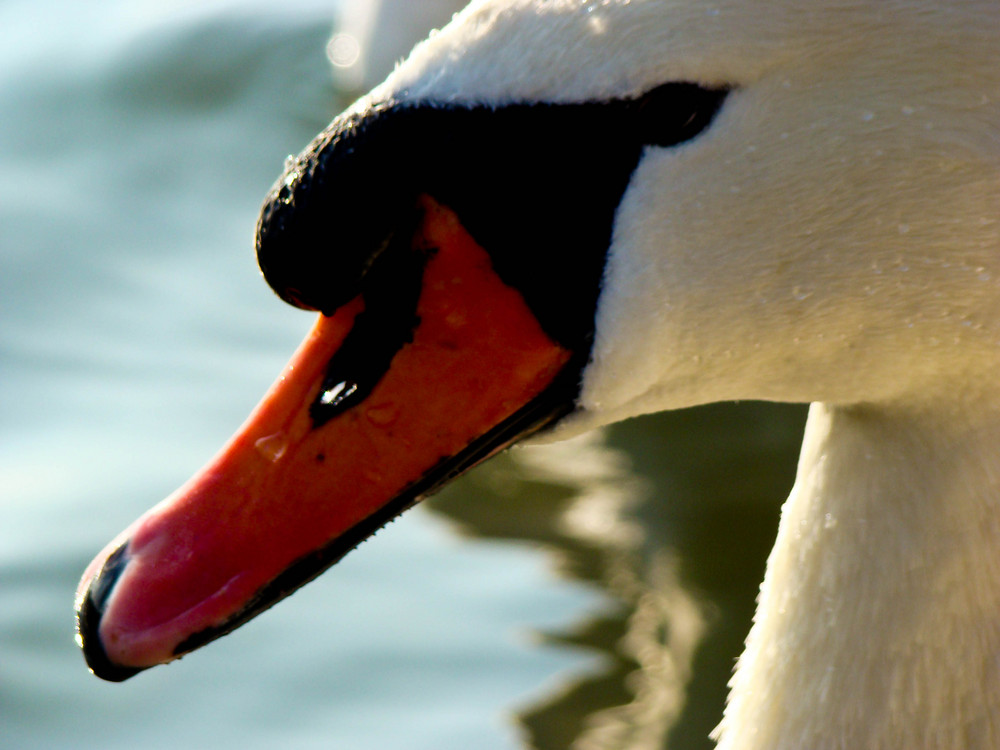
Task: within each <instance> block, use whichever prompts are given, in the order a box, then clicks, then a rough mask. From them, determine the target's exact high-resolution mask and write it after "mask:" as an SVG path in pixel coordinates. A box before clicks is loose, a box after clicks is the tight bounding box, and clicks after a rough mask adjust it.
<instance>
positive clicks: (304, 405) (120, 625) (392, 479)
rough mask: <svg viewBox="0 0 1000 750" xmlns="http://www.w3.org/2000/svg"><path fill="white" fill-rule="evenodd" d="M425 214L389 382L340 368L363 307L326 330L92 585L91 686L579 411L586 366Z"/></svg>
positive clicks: (107, 554)
mask: <svg viewBox="0 0 1000 750" xmlns="http://www.w3.org/2000/svg"><path fill="white" fill-rule="evenodd" d="M420 209H421V212H422V219H421V221H420V223H419V227H418V229H417V231H416V235H415V237H414V238H413V239H412V242H411V241H409V238H407V242H406V245H407V247H405V248H404V253H409V254H410V255H409V257H410V259H411V260H412V259H416V260H417V261H418V265H417V266H415V267H417V268H419V267H421V266H422V271H421V272H420V273H421V276H420V284H419V293H418V296H417V298H416V317H415V318H414V323H415V325H414V327H413V329H412V332H411V333H410V334H409V335H407V336H405V337H404V340H403V343H402V344H401V345H400V346H399V348H398V349H396V350H395V351H394V352H393V353H392V354H391V358H389V359H390V361H389V363H388V366H387V368H386V369H385V370H384V372H380V373H379V376H378V377H377V378H373V379H372V380H373V382H371V383H368V384H367V385H366V384H365V383H359V382H355V381H352V380H351V379H350V378H345V379H342V380H341V379H340V378H339V377H338V376H337V373H336V372H335V368H333V367H332V366H331V365H330V363H331V360H333V359H335V355H336V354H337V353H338V352H342V351H346V347H345V341H347V340H348V339H349V336H350V334H351V332H352V330H354V329H355V328H357V327H358V326H359V325H360V321H362V319H363V318H362V316H363V315H364V314H365V310H366V305H365V301H364V300H363V299H362V297H360V296H359V297H358V298H356V299H354V300H353V301H352V302H350V303H348V304H347V305H345V306H343V307H342V308H341V309H339V310H338V311H336V313H335V314H334V315H332V316H331V317H321V318H320V319H319V321H318V322H317V324H316V326H315V328H314V329H313V330H312V332H311V333H310V334H309V335H308V337H307V338H306V340H305V342H304V343H303V344H302V345H301V347H300V348H299V351H298V352H297V353H296V354H295V356H294V357H293V358H292V360H291V362H290V363H289V364H288V366H287V367H286V368H285V370H284V372H283V373H282V375H281V377H279V378H278V381H277V382H276V383H275V384H274V385H273V386H272V388H271V390H270V391H269V392H268V394H267V395H266V396H265V397H264V400H263V401H262V402H261V404H260V405H259V406H258V407H257V409H256V410H255V411H254V412H253V414H252V415H251V416H250V418H249V419H248V420H247V422H246V423H245V424H244V425H243V427H242V428H241V429H240V430H239V432H238V433H237V434H236V435H235V436H234V437H233V438H232V440H231V441H230V442H229V444H228V445H227V446H226V447H225V448H223V449H222V451H221V452H220V453H219V454H218V455H217V456H216V457H215V458H214V459H213V460H212V461H211V462H210V463H209V464H208V465H207V466H206V467H205V468H204V469H202V471H201V472H199V473H198V475H197V476H195V477H194V478H192V479H191V480H190V481H189V482H188V483H187V484H185V485H184V486H183V487H181V488H180V489H179V490H177V491H176V492H175V493H174V494H173V495H171V496H170V497H168V498H167V499H166V500H164V501H163V502H162V503H160V504H159V505H157V506H156V507H155V508H153V509H152V510H150V511H149V512H148V513H147V514H146V515H144V516H143V517H141V518H140V519H139V520H137V521H136V522H135V523H134V524H133V525H132V526H130V527H129V528H128V529H127V530H126V531H125V532H123V533H122V534H121V535H120V536H119V537H118V539H116V540H115V541H114V542H112V543H111V544H110V545H109V546H108V547H107V548H106V549H105V550H104V551H103V552H102V553H101V554H100V555H99V556H98V557H97V558H96V559H95V560H94V562H93V563H92V564H91V565H90V567H89V568H88V569H87V571H86V573H85V574H84V576H83V580H82V581H81V583H80V587H79V589H78V592H77V611H78V640H79V641H80V644H81V646H82V647H83V649H84V654H85V656H86V658H87V661H88V664H89V666H90V667H91V669H92V670H93V671H94V673H95V674H97V675H98V676H100V677H103V678H105V679H109V680H123V679H126V678H127V677H129V676H131V675H133V674H135V673H136V672H138V671H140V670H142V669H145V668H147V667H150V666H153V665H155V664H160V663H163V662H167V661H170V660H172V659H175V658H177V657H179V656H181V655H183V654H184V653H187V652H189V651H191V650H193V649H195V648H197V647H199V646H201V645H203V644H204V643H206V642H208V641H210V640H212V639H214V638H216V637H219V636H220V635H223V634H225V633H227V632H229V631H231V630H233V629H234V628H236V627H238V626H239V625H241V624H242V623H243V622H245V621H247V620H248V619H250V618H251V617H253V616H255V615H256V614H258V613H259V612H261V611H263V610H264V609H266V608H268V607H269V606H271V605H272V604H274V603H275V602H276V601H278V600H280V599H281V598H283V597H284V596H287V595H288V594H289V593H291V592H292V591H293V590H294V589H295V588H297V587H298V586H300V585H302V584H303V583H306V582H307V581H309V580H311V579H312V578H313V577H315V576H316V575H318V574H319V573H320V572H322V571H323V570H324V569H325V568H326V567H328V566H329V565H331V564H333V563H334V562H336V561H337V560H339V559H340V558H341V557H342V556H343V555H344V554H346V553H347V552H348V551H350V550H351V549H353V548H354V547H355V546H356V545H357V544H358V543H360V542H361V541H362V540H363V539H364V538H366V537H367V536H369V535H370V534H372V533H373V532H374V531H375V530H377V529H378V528H379V527H381V526H382V525H383V524H385V523H386V522H387V521H389V520H391V519H392V518H393V517H394V516H396V515H398V514H399V513H401V512H402V511H403V510H405V509H406V508H408V507H410V506H411V505H413V504H414V503H416V502H417V501H418V500H420V499H421V498H422V497H423V496H425V495H427V494H429V493H430V492H431V491H433V490H434V489H436V488H437V487H438V486H440V485H441V484H443V483H444V482H445V481H447V480H449V479H451V478H453V477H454V476H457V475H458V474H459V473H461V472H462V471H464V470H465V469H467V468H469V467H470V466H472V465H474V464H476V463H478V462H479V461H481V460H483V459H485V458H487V457H488V456H489V455H491V454H492V453H495V452H496V451H498V450H500V449H502V448H503V447H505V446H506V445H508V444H510V443H511V442H513V440H515V439H517V438H518V437H521V436H522V435H524V434H527V433H530V432H533V431H535V430H537V429H539V428H540V427H542V426H544V425H545V424H546V423H547V422H549V421H551V420H552V419H554V418H556V417H558V416H560V415H561V414H564V413H565V412H566V411H567V410H568V409H569V407H570V406H571V402H572V399H573V395H574V394H575V388H576V379H577V376H578V372H579V362H578V359H579V358H578V357H575V356H574V354H575V353H574V352H570V351H569V350H567V349H566V348H564V347H562V346H560V345H558V344H556V343H554V342H553V341H552V340H551V339H550V338H549V336H548V335H547V334H546V333H545V332H544V331H543V330H542V328H541V326H540V325H539V323H538V321H537V320H536V318H535V316H534V315H533V314H532V312H531V310H530V309H529V308H528V306H527V305H526V303H525V302H524V299H523V298H522V296H521V294H520V293H519V292H518V291H517V290H515V289H514V288H512V287H510V286H508V285H506V284H505V283H504V282H503V281H502V280H501V279H500V278H499V277H498V276H497V274H496V273H495V271H494V269H493V267H492V264H491V261H490V258H489V256H488V255H487V254H486V252H485V251H484V250H483V249H482V248H480V247H479V246H478V245H477V244H476V243H475V242H474V241H473V240H472V238H471V237H470V236H469V235H468V234H467V233H466V232H465V230H464V229H463V228H462V227H461V225H460V224H459V222H458V219H457V217H456V216H455V215H454V214H453V213H452V212H451V211H450V210H448V209H447V208H444V207H443V206H440V205H438V204H436V203H435V202H433V201H432V200H431V199H429V198H426V197H423V198H421V201H420ZM406 339H408V340H406ZM359 350H360V351H362V352H363V351H364V349H363V347H361V348H360V349H358V350H356V349H351V352H352V354H353V353H356V352H357V351H359ZM348 365H350V363H348ZM362 369H363V368H362ZM331 378H332V379H331ZM334 381H336V382H334ZM375 381H377V382H375Z"/></svg>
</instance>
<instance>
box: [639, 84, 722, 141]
mask: <svg viewBox="0 0 1000 750" xmlns="http://www.w3.org/2000/svg"><path fill="white" fill-rule="evenodd" d="M728 93H729V89H728V88H706V87H704V86H699V85H698V84H694V83H665V84H663V85H662V86H657V87H656V88H655V89H652V90H651V91H647V92H646V93H645V94H643V95H642V96H641V97H639V98H638V99H636V100H635V105H634V106H635V110H634V111H635V114H636V121H637V122H636V124H637V128H638V131H639V139H640V141H641V142H642V143H645V144H647V145H650V146H675V145H677V144H678V143H684V142H685V141H689V140H691V139H692V138H694V137H695V136H697V135H698V134H699V133H701V132H702V131H703V130H705V128H707V127H708V126H709V125H710V124H711V123H712V120H713V119H715V115H716V113H717V112H718V111H719V109H720V108H721V106H722V102H723V100H724V99H725V98H726V95H727V94H728Z"/></svg>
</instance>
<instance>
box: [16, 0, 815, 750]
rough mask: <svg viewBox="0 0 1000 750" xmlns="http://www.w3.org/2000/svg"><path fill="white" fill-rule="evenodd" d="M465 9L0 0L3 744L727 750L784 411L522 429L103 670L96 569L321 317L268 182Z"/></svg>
mask: <svg viewBox="0 0 1000 750" xmlns="http://www.w3.org/2000/svg"><path fill="white" fill-rule="evenodd" d="M459 5H461V2H458V1H457V0H451V1H449V0H434V1H433V2H432V1H431V0H421V2H419V3H413V2H408V1H407V0H394V1H392V2H390V0H385V1H384V2H381V3H375V2H368V3H366V2H362V1H361V0H356V1H355V0H349V1H348V0H345V2H343V3H337V2H332V1H331V0H326V1H320V0H288V1H287V2H285V3H282V4H280V7H276V6H275V5H274V4H270V3H263V2H253V1H251V0H242V1H241V0H208V1H203V2H197V3H196V2H193V1H184V0H155V1H154V0H145V1H144V2H124V0H116V1H113V2H108V3H104V4H102V5H101V6H100V9H97V8H95V7H93V6H92V5H87V6H83V5H80V4H74V3H70V2H68V0H32V2H28V1H27V0H11V1H10V2H7V3H5V4H4V5H3V6H2V7H0V39H2V42H3V43H2V44H0V59H2V61H3V65H2V66H0V112H3V117H2V118H0V212H2V217H0V262H2V264H3V274H2V275H0V285H2V287H0V291H2V294H0V310H2V314H0V386H2V399H3V400H2V404H3V408H2V410H0V432H2V435H0V493H2V494H0V499H2V505H0V512H2V514H3V515H2V518H3V523H0V738H2V739H0V745H2V746H3V747H10V748H54V747H55V748H58V747H66V748H69V747H72V748H91V747H92V748H98V747H99V748H105V749H106V748H116V747H122V748H124V747H129V748H132V747H142V748H176V747H178V746H182V744H187V745H192V746H195V747H208V746H211V747H215V748H257V747H259V748H271V747H275V746H282V747H292V748H312V747H316V748H320V747H323V748H326V747H337V748H384V747H398V748H425V747H426V748H431V747H433V748H452V747H476V748H484V749H487V750H488V749H491V748H506V749H508V750H510V749H514V750H516V749H517V748H537V749H538V750H557V749H560V748H578V749H579V750H596V749H598V748H609V749H610V748H615V749H616V750H651V749H653V748H664V747H670V748H674V749H675V750H677V749H682V750H689V749H691V748H708V747H710V746H711V745H710V743H709V742H708V740H707V737H706V735H707V733H708V731H709V730H710V729H711V728H712V726H713V725H714V723H715V722H716V721H717V720H718V718H719V715H720V713H721V706H722V703H723V701H724V698H725V682H726V679H727V677H728V674H729V672H730V670H731V667H732V663H733V660H734V658H735V657H736V655H737V654H738V653H739V651H740V646H741V643H742V639H743V637H744V636H745V633H746V630H747V629H748V627H749V622H750V617H751V614H752V609H753V600H754V596H755V595H756V590H757V585H758V583H759V580H760V578H761V575H762V572H763V564H764V558H765V556H766V554H767V550H768V549H769V547H770V544H771V541H772V540H773V537H774V533H775V529H776V517H777V509H778V505H779V503H780V501H781V500H782V498H783V497H784V495H785V493H786V492H787V490H788V487H789V486H790V483H791V479H792V472H793V470H794V462H795V451H796V446H797V444H798V441H799V438H800V432H801V423H802V419H803V416H804V412H803V411H802V409H800V408H798V407H782V406H774V405H764V404H743V405H737V406H715V407H709V408H704V409H698V410H691V411H686V412H680V413H676V414H666V415H657V416H654V417H649V418H645V419H641V420H635V421H632V422H629V423H626V424H622V425H617V426H614V427H612V428H609V429H607V430H605V431H603V432H601V433H595V434H592V435H588V436H585V437H583V438H579V439H577V440H574V441H571V442H569V443H565V444H560V445H555V446H548V447H531V448H524V449H519V450H514V451H511V452H509V453H507V454H505V455H503V456H501V457H500V458H498V459H496V460H494V461H493V462H491V463H489V464H487V465H485V466H483V467H481V468H479V469H477V470H476V471H474V472H473V473H471V474H470V475H468V476H467V477H465V478H463V479H462V480H460V481H459V482H458V483H456V484H455V485H453V486H451V487H449V488H447V489H446V490H445V491H444V492H443V493H441V495H439V496H438V497H436V498H434V499H432V500H431V501H429V502H428V503H427V504H426V505H425V506H424V507H422V508H420V509H417V510H415V511H413V512H411V513H409V514H407V515H406V516H405V517H404V518H403V519H401V520H400V521H398V522H397V523H395V524H393V525H391V526H390V527H389V528H388V529H386V530H385V531H383V532H381V533H380V534H379V535H378V536H377V537H376V538H375V539H374V540H372V541H370V542H368V543H366V544H365V545H363V546H362V548H361V549H360V550H358V551H357V552H355V553H353V554H352V555H350V556H349V557H348V558H347V559H346V560H345V561H344V562H343V563H341V564H340V565H338V566H337V568H335V569H334V570H333V571H331V572H330V573H328V574H326V575H325V576H323V577H321V578H320V579H319V580H317V581H316V582H315V583H313V584H310V585H309V586H308V587H306V588H305V589H303V590H302V591H301V592H300V593H298V594H296V595H295V596H294V597H292V598H291V599H290V600H288V601H287V602H284V603H282V605H280V606H279V607H277V608H275V609H274V610H272V611H270V612H268V613H267V614H266V615H265V616H263V617H261V618H259V619H258V620H256V621H254V622H253V623H252V624H250V625H248V626H246V627H244V628H242V629H241V630H240V631H238V632H236V633H234V634H233V635H231V636H228V637H227V638H225V639H223V640H222V641H220V642H219V643H218V644H214V645H213V646H212V647H210V648H208V649H206V650H205V651H204V652H199V653H197V654H195V655H192V656H191V657H189V658H186V659H184V660H182V661H181V662H179V663H177V664H173V665H170V666H167V667H161V668H158V669H155V670H151V671H149V672H147V673H143V674H142V675H140V676H138V677H136V678H135V679H134V680H132V681H130V682H128V683H125V684H123V685H110V684H106V683H102V682H100V681H98V680H97V679H96V678H94V677H92V676H91V675H89V674H88V673H87V671H86V669H85V667H84V664H83V660H82V658H81V657H80V655H79V654H78V653H77V651H76V647H75V645H74V643H73V632H72V614H71V609H72V596H73V591H74V589H75V586H76V580H77V577H78V576H79V574H80V573H81V571H82V570H83V568H84V566H85V565H86V563H87V562H88V561H89V560H90V558H91V557H92V556H93V555H94V554H95V553H96V552H97V551H98V550H99V549H100V548H101V547H102V546H103V545H104V544H105V543H106V542H108V541H109V540H110V539H111V537H112V536H114V535H115V534H116V533H117V532H118V531H119V530H121V529H122V528H124V526H125V525H127V524H128V523H129V522H130V521H131V520H132V519H133V518H134V517H135V516H137V515H138V514H139V513H141V512H142V511H144V510H145V509H146V508H147V507H149V506H151V505H152V504H154V503H155V502H157V501H158V500H159V499H160V498H162V497H163V496H165V495H166V494H168V493H169V492H170V491H171V490H173V489H174V487H176V486H177V485H179V484H180V483H181V482H183V481H184V480H185V479H186V478H187V477H188V476H189V475H190V474H191V473H192V472H193V471H195V470H196V469H197V468H198V466H199V465H200V464H201V463H203V462H204V461H205V460H207V459H208V458H209V457H210V456H211V455H212V454H213V453H214V451H215V450H216V449H217V448H218V447H219V446H221V445H222V443H223V442H224V441H225V439H226V438H227V437H228V435H229V434H230V433H231V432H232V431H233V430H234V429H235V428H236V427H237V426H238V425H239V423H240V422H241V421H242V419H243V417H244V416H245V415H246V414H247V413H249V411H250V409H251V408H252V406H253V405H254V403H255V402H256V401H257V399H258V398H259V397H260V396H261V395H262V394H263V392H264V390H265V389H266V388H267V386H268V385H269V382H270V380H271V379H272V378H273V377H274V376H275V375H276V374H277V373H278V372H279V371H280V369H281V367H282V366H283V364H284V362H285V360H286V359H287V358H288V356H290V354H291V352H292V351H293V349H294V348H295V346H296V345H297V343H298V340H299V339H300V338H301V337H302V336H303V335H304V333H305V331H306V330H307V329H308V328H309V327H310V325H311V316H310V315H308V314H305V313H302V312H301V311H297V310H293V309H291V308H289V307H287V306H286V305H283V304H282V303H280V302H279V301H278V300H277V298H275V297H274V296H273V295H272V294H271V293H270V291H269V290H268V289H267V287H266V285H265V284H264V283H263V282H262V281H261V279H260V278H259V275H258V272H257V271H256V268H255V267H254V264H253V257H252V232H253V227H254V224H255V221H256V213H257V209H258V207H259V203H260V201H261V199H262V197H263V195H264V194H265V193H266V191H267V189H268V187H269V186H270V183H271V182H272V181H273V180H274V179H275V178H276V177H277V175H278V174H279V172H280V171H281V165H282V162H283V159H284V158H285V156H286V155H287V154H289V153H294V152H296V151H298V150H299V149H300V148H301V147H302V146H303V145H304V144H305V143H307V142H308V141H309V139H310V138H311V137H312V135H313V134H314V133H315V132H317V131H318V130H320V129H321V128H322V127H324V126H325V125H326V123H327V122H328V120H329V119H330V118H331V117H332V116H333V115H334V114H336V112H337V111H338V110H339V109H341V108H343V107H344V106H346V104H348V103H349V101H350V100H351V99H352V98H353V97H354V96H356V95H358V94H359V93H361V92H363V91H364V90H365V89H366V88H367V87H368V86H370V85H372V84H374V83H376V82H377V81H378V79H380V78H381V77H382V76H383V75H384V74H385V73H387V72H388V70H389V69H390V68H391V65H392V64H393V62H394V61H395V60H397V59H399V58H400V57H402V56H403V55H404V54H405V52H406V50H407V49H408V48H409V47H410V46H412V44H413V43H414V42H415V41H416V40H418V39H419V38H421V37H422V36H424V35H425V34H426V32H427V31H428V30H429V29H430V28H432V27H434V26H439V25H441V24H442V23H444V22H446V21H447V19H448V18H449V17H450V15H451V14H452V13H453V12H454V11H455V9H456V8H457V7H458V6H459Z"/></svg>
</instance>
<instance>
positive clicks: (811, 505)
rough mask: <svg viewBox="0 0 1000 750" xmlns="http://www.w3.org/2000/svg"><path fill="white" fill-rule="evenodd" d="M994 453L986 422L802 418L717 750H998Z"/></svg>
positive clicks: (898, 414)
mask: <svg viewBox="0 0 1000 750" xmlns="http://www.w3.org/2000/svg"><path fill="white" fill-rule="evenodd" d="M963 412H964V413H963ZM998 445H1000V414H998V411H997V409H996V408H995V406H990V407H986V408H983V407H980V406H978V405H976V404H966V405H959V406H954V407H945V406H941V408H939V409H931V410H928V411H924V412H922V413H921V412H919V411H912V412H911V411H909V410H907V409H898V410H897V409H884V408H878V407H868V406H859V407H852V408H830V407H825V406H820V405H814V406H813V408H812V410H811V412H810V415H809V420H808V426H807V429H806V436H805V442H804V445H803V453H802V457H801V460H800V466H799V472H798V476H797V478H796V483H795V487H794V489H793V490H792V493H791V496H790V497H789V499H788V501H787V502H786V504H785V506H784V509H783V511H782V519H781V524H780V527H779V531H778V538H777V541H776V543H775V547H774V550H773V551H772V553H771V556H770V558H769V560H768V569H767V575H766V578H765V581H764V584H763V586H762V588H761V596H760V602H759V607H758V611H757V616H756V623H755V625H754V627H753V630H752V631H751V634H750V638H749V639H748V642H747V649H746V651H745V653H744V655H743V656H742V657H741V659H740V662H739V668H738V669H737V671H736V675H735V677H734V679H733V682H732V695H731V699H730V705H729V707H728V709H727V711H726V717H725V720H724V722H723V724H722V726H721V728H720V735H721V738H722V741H721V743H720V748H725V749H726V750H737V749H739V750H751V749H755V748H768V750H785V749H788V750H790V749H792V748H866V749H870V750H877V749H882V748H885V749H886V750H888V749H889V748H904V747H905V748H926V749H927V750H931V749H932V748H933V749H935V750H944V749H945V748H951V749H956V750H957V749H958V748H984V749H985V748H994V747H997V746H1000V619H998V617H997V613H998V612H1000V455H998V450H997V446H998Z"/></svg>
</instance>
